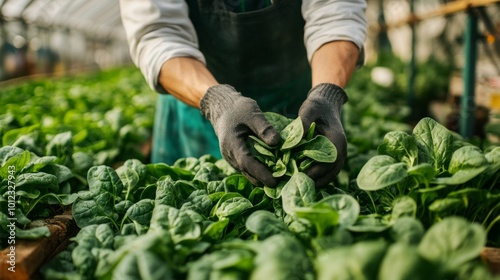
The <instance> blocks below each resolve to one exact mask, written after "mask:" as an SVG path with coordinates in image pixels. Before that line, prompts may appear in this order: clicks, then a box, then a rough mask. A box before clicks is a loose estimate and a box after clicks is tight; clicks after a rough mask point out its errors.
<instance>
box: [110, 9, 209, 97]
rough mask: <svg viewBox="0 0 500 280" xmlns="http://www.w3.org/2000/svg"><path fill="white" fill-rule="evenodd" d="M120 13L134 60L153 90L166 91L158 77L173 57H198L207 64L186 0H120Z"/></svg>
mask: <svg viewBox="0 0 500 280" xmlns="http://www.w3.org/2000/svg"><path fill="white" fill-rule="evenodd" d="M120 13H121V18H122V23H123V26H124V28H125V34H126V36H127V40H128V43H129V49H130V55H131V58H132V61H133V62H134V64H135V65H136V66H137V67H139V69H140V70H141V72H142V73H143V75H144V77H145V79H146V81H147V82H148V84H149V86H150V87H151V88H152V89H154V90H156V91H158V92H164V89H163V88H162V87H161V86H160V85H159V84H158V75H159V73H160V70H161V67H162V65H163V63H165V61H167V60H169V59H171V58H174V57H186V56H187V57H194V58H196V59H198V60H200V61H201V62H203V63H205V58H204V56H203V54H202V53H201V52H200V51H199V50H198V38H197V36H196V31H195V29H194V27H193V25H192V23H191V21H190V19H189V15H188V13H189V10H188V6H187V3H186V2H185V1H184V0H120Z"/></svg>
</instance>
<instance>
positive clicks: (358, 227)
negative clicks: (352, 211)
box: [348, 214, 390, 232]
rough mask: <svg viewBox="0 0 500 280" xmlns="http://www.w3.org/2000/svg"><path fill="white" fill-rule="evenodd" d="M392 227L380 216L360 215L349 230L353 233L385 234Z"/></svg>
mask: <svg viewBox="0 0 500 280" xmlns="http://www.w3.org/2000/svg"><path fill="white" fill-rule="evenodd" d="M389 227H390V225H389V224H387V222H386V221H384V220H383V219H382V217H380V216H379V215H375V214H370V215H360V216H359V217H358V220H357V221H356V223H355V224H354V225H352V226H350V227H348V229H349V230H350V231H353V232H383V231H386V230H387V229H388V228H389Z"/></svg>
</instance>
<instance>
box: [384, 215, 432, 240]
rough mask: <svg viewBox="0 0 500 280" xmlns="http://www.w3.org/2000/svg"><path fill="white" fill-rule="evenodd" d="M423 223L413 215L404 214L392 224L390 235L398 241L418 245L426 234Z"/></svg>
mask: <svg viewBox="0 0 500 280" xmlns="http://www.w3.org/2000/svg"><path fill="white" fill-rule="evenodd" d="M424 233H425V229H424V226H423V224H422V223H421V222H420V221H419V220H417V219H416V218H413V217H408V216H403V217H400V218H399V219H397V220H396V221H395V223H394V224H393V225H392V226H391V229H390V235H391V237H392V239H394V240H395V241H396V242H402V243H406V244H412V245H418V243H420V240H422V237H423V236H424Z"/></svg>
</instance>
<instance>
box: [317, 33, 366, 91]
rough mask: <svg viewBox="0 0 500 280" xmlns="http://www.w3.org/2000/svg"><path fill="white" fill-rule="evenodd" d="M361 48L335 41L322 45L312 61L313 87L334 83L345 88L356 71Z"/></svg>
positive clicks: (347, 42) (345, 42) (346, 42)
mask: <svg viewBox="0 0 500 280" xmlns="http://www.w3.org/2000/svg"><path fill="white" fill-rule="evenodd" d="M358 56H359V48H358V47H357V46H356V45H355V44H354V43H352V42H349V41H333V42H329V43H326V44H324V45H322V46H321V47H320V48H318V49H317V50H316V52H315V53H314V54H313V57H312V60H311V69H312V86H313V87H314V86H316V85H318V84H321V83H332V84H336V85H338V86H340V87H342V88H345V86H346V85H347V83H348V82H349V79H350V78H351V75H352V73H353V72H354V70H355V69H356V62H357V60H358Z"/></svg>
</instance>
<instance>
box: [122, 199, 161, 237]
mask: <svg viewBox="0 0 500 280" xmlns="http://www.w3.org/2000/svg"><path fill="white" fill-rule="evenodd" d="M153 208H155V203H154V200H151V199H143V200H141V201H139V202H137V203H135V204H134V205H132V206H130V208H128V210H127V212H126V214H125V218H124V220H125V219H126V218H128V219H130V220H131V221H132V222H133V223H134V225H135V228H136V232H137V233H138V234H144V232H142V231H143V230H144V229H145V228H147V227H149V222H150V221H151V216H152V214H153Z"/></svg>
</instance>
